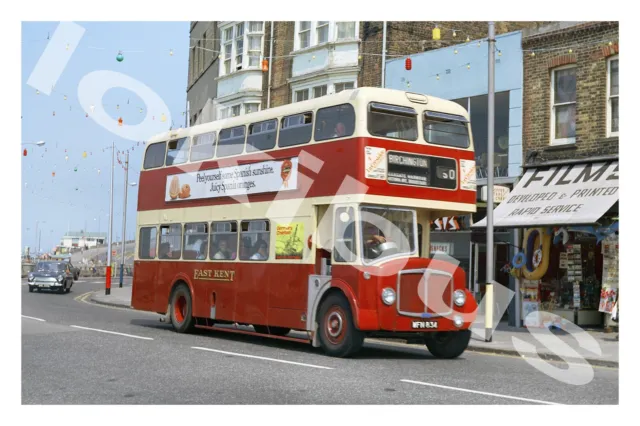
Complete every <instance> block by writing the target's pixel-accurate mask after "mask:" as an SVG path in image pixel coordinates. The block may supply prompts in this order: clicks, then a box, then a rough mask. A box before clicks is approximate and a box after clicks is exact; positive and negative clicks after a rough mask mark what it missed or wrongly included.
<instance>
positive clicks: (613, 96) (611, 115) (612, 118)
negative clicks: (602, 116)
mask: <svg viewBox="0 0 640 426" xmlns="http://www.w3.org/2000/svg"><path fill="white" fill-rule="evenodd" d="M608 65H609V67H608V68H609V72H608V76H609V81H608V87H607V91H608V93H609V99H608V105H607V118H608V119H607V122H608V124H607V131H608V133H609V136H618V132H619V126H620V122H619V118H618V114H619V105H618V85H619V83H618V57H617V56H615V57H613V58H610V59H609V61H608Z"/></svg>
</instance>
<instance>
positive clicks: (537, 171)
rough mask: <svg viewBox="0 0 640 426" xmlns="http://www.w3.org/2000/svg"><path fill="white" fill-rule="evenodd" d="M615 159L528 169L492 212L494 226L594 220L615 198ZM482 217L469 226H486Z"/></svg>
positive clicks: (616, 178)
mask: <svg viewBox="0 0 640 426" xmlns="http://www.w3.org/2000/svg"><path fill="white" fill-rule="evenodd" d="M618 188H619V177H618V162H617V161H607V162H598V163H586V164H565V165H557V166H547V167H537V168H532V169H528V170H527V171H526V172H525V174H524V176H523V177H522V179H521V180H520V182H518V185H517V186H516V187H515V188H514V189H513V191H511V192H510V193H509V194H508V195H507V197H506V199H505V200H504V201H503V202H502V203H500V205H499V206H498V207H497V208H496V209H495V210H494V212H493V219H494V220H493V222H494V223H493V224H494V226H497V227H516V226H521V227H534V226H544V225H547V226H549V225H559V224H563V225H574V224H586V223H595V222H597V221H598V219H600V217H602V215H603V214H605V213H606V211H607V210H609V208H610V207H611V206H612V205H613V204H615V203H616V202H617V201H618V195H619V194H618ZM486 226H487V222H486V219H483V220H481V221H480V222H478V223H476V224H474V225H473V227H486Z"/></svg>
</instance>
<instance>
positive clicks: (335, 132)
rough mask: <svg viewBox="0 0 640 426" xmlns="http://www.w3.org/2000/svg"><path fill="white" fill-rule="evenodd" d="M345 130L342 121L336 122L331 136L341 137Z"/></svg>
mask: <svg viewBox="0 0 640 426" xmlns="http://www.w3.org/2000/svg"><path fill="white" fill-rule="evenodd" d="M345 133H346V131H345V128H344V124H342V123H340V122H339V123H337V124H336V127H335V128H334V129H333V137H334V138H341V137H343V136H344V135H345Z"/></svg>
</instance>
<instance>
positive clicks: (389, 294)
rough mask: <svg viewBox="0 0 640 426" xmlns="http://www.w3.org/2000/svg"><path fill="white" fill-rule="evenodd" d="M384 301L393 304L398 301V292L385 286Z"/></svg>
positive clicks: (386, 303) (383, 291)
mask: <svg viewBox="0 0 640 426" xmlns="http://www.w3.org/2000/svg"><path fill="white" fill-rule="evenodd" d="M382 301H383V302H384V303H385V305H393V302H395V301H396V292H395V291H393V289H392V288H388V287H387V288H385V289H384V290H382Z"/></svg>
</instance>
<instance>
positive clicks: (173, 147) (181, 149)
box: [165, 138, 189, 166]
mask: <svg viewBox="0 0 640 426" xmlns="http://www.w3.org/2000/svg"><path fill="white" fill-rule="evenodd" d="M188 153H189V144H188V143H187V138H180V139H176V140H173V141H169V146H168V148H167V160H166V163H165V164H166V165H167V166H172V165H174V164H182V163H186V162H187V157H188V156H189V155H188Z"/></svg>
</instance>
